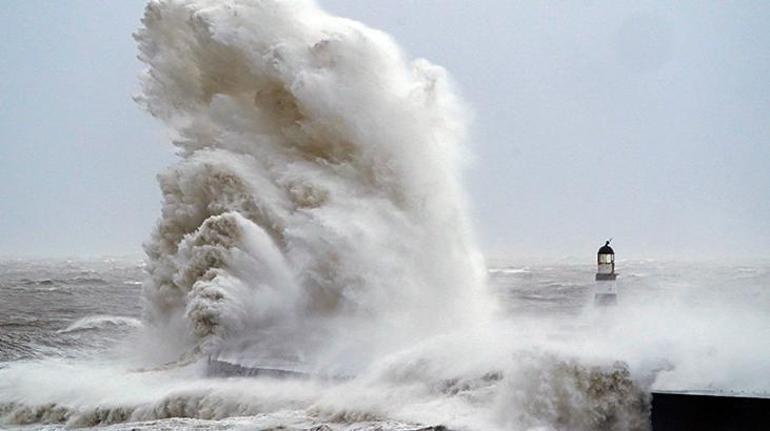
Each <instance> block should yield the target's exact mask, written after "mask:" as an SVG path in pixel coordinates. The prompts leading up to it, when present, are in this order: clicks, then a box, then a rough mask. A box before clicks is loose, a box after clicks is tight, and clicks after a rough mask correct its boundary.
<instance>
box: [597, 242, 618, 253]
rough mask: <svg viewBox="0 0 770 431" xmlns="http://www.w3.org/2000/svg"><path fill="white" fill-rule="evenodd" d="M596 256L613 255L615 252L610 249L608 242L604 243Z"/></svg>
mask: <svg viewBox="0 0 770 431" xmlns="http://www.w3.org/2000/svg"><path fill="white" fill-rule="evenodd" d="M598 254H615V250H613V249H612V247H610V242H609V241H606V242H605V243H604V245H603V246H601V248H599V253H598Z"/></svg>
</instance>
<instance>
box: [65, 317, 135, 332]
mask: <svg viewBox="0 0 770 431" xmlns="http://www.w3.org/2000/svg"><path fill="white" fill-rule="evenodd" d="M141 326H142V322H141V321H139V320H138V319H135V318H133V317H127V316H88V317H83V318H81V319H78V320H76V321H74V322H72V323H71V324H70V325H69V326H67V327H66V328H64V329H60V330H59V331H57V332H59V333H60V334H67V333H71V332H78V331H87V330H98V329H103V328H121V327H125V328H139V327H141Z"/></svg>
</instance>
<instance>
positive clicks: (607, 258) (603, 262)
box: [596, 240, 617, 281]
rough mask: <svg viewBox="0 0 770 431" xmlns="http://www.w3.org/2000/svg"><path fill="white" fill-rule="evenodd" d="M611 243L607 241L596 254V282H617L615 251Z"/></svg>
mask: <svg viewBox="0 0 770 431" xmlns="http://www.w3.org/2000/svg"><path fill="white" fill-rule="evenodd" d="M610 241H612V240H609V241H606V242H605V243H604V245H603V246H602V247H601V248H599V252H598V253H597V254H596V265H597V268H596V280H597V281H599V280H608V281H610V280H615V279H616V278H617V274H615V251H614V250H613V249H612V247H610Z"/></svg>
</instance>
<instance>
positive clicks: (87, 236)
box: [0, 0, 770, 259]
mask: <svg viewBox="0 0 770 431" xmlns="http://www.w3.org/2000/svg"><path fill="white" fill-rule="evenodd" d="M321 4H322V5H323V6H324V7H325V8H326V9H327V10H328V11H330V12H332V13H335V14H338V15H343V16H347V17H350V18H353V19H356V20H359V21H362V22H364V23H366V24H368V25H370V26H372V27H375V28H379V29H382V30H384V31H386V32H388V33H390V34H391V35H392V36H393V37H394V38H395V39H396V40H397V41H398V42H399V43H400V44H401V46H402V47H403V48H404V49H405V51H406V52H407V53H408V54H409V56H412V57H424V58H427V59H429V60H431V61H432V62H434V63H436V64H440V65H442V66H444V67H446V68H447V69H448V70H449V72H450V73H451V74H452V76H453V77H454V79H455V81H456V82H457V84H458V87H459V88H460V91H461V92H462V94H463V96H464V98H465V99H466V100H467V102H468V103H469V105H470V106H471V107H472V110H473V112H474V121H473V126H472V139H471V140H470V142H469V145H470V146H471V148H472V150H473V153H474V154H475V160H474V161H473V163H472V165H471V168H470V169H469V170H468V171H467V172H466V183H467V185H468V192H469V196H470V198H471V202H472V204H473V218H474V221H475V226H476V230H477V232H478V237H479V241H480V243H481V245H482V248H483V250H484V251H485V252H486V253H487V254H488V255H490V256H501V255H510V256H517V257H521V256H550V257H566V256H575V257H581V258H582V257H587V258H588V259H592V258H593V257H592V256H593V253H595V251H596V248H597V247H598V246H599V245H601V243H602V241H603V240H604V239H605V237H614V238H615V241H614V244H615V246H616V249H617V251H618V253H619V255H620V256H626V257H628V256H633V257H652V258H654V257H657V256H671V255H677V256H680V257H693V258H697V257H743V256H747V255H759V256H763V257H768V256H770V169H769V167H770V2H765V1H756V2H730V3H727V2H701V1H699V2H670V1H661V2H639V1H634V2H628V3H622V2H617V1H603V2H595V1H580V2H578V1H573V2H545V1H537V2H535V1H531V2H530V1H527V2H523V1H522V2H512V1H508V0H500V1H473V2H471V1H392V0H388V1H384V0H383V1H377V2H373V1H372V2H368V1H367V2H365V1H352V0H349V1H348V0H323V1H321ZM142 10H143V2H141V1H138V0H137V1H120V2H103V1H67V2H48V1H13V2H5V3H4V4H3V8H2V11H0V26H1V28H2V29H3V32H2V35H3V36H2V38H0V255H5V256H17V255H37V256H66V255H102V254H112V255H116V254H132V253H134V254H136V253H140V252H141V248H140V247H141V243H142V241H144V240H145V238H147V237H148V235H149V233H150V230H151V229H152V227H153V224H154V223H155V220H156V219H157V217H158V215H159V209H160V205H159V200H160V193H159V191H158V187H157V184H156V182H155V175H156V173H157V172H158V171H160V170H161V169H162V168H163V167H164V166H166V165H168V164H170V163H172V162H173V160H174V157H173V150H172V149H171V147H170V145H168V143H167V138H166V136H165V132H164V130H163V128H162V127H161V125H160V123H159V122H157V121H155V120H153V119H152V118H151V117H150V116H149V115H147V114H145V113H143V112H142V111H141V110H140V109H139V108H138V106H137V105H136V104H134V103H133V101H132V100H131V96H132V95H133V94H135V93H136V91H137V89H138V83H137V79H136V76H137V73H138V72H139V71H140V70H141V67H142V66H141V64H139V62H138V61H137V60H136V47H135V44H134V41H133V40H132V38H131V33H132V32H133V31H134V30H135V29H136V28H137V26H138V24H139V19H140V17H141V15H142Z"/></svg>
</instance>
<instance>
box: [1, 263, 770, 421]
mask: <svg viewBox="0 0 770 431" xmlns="http://www.w3.org/2000/svg"><path fill="white" fill-rule="evenodd" d="M495 263H496V264H497V266H496V267H492V268H490V269H489V271H488V274H489V283H488V285H489V289H490V291H491V294H492V296H493V297H494V298H495V299H496V300H497V301H499V303H500V304H501V306H500V308H499V309H498V310H497V311H496V313H497V314H496V319H495V322H494V324H493V325H491V326H487V327H485V328H473V329H472V330H470V331H467V332H465V333H454V334H444V335H439V336H436V337H433V338H428V339H425V340H421V341H420V342H417V343H415V344H414V345H412V346H410V347H408V348H406V349H403V350H401V351H397V352H393V353H392V354H390V355H388V356H387V357H383V358H381V360H380V361H374V362H373V363H372V364H371V365H370V366H369V367H368V369H365V370H362V372H361V373H360V374H359V375H356V376H348V377H347V378H346V379H340V380H335V379H330V378H328V377H323V378H322V377H318V378H315V377H311V378H287V379H279V378H270V377H264V378H260V377H257V378H240V377H230V378H227V377H209V376H207V374H206V366H205V361H203V360H202V361H200V362H199V363H191V364H188V365H183V366H178V367H174V368H162V367H161V368H157V369H142V368H141V362H143V361H144V360H145V359H144V355H141V354H138V353H137V351H141V350H143V348H146V347H149V345H148V341H147V340H146V339H145V338H146V334H145V331H146V328H145V327H144V324H143V323H142V317H141V302H142V289H141V282H142V280H144V279H145V278H146V277H147V274H146V267H145V265H144V264H143V263H142V262H141V260H136V259H134V260H126V259H105V260H69V261H27V260H6V261H3V262H2V263H0V316H2V317H1V318H0V328H2V330H1V331H0V358H2V360H1V362H0V414H2V419H1V421H2V422H0V426H1V427H4V428H9V429H16V428H20V429H40V428H45V429H62V428H66V427H83V426H86V427H95V428H96V429H250V430H262V429H326V428H314V427H322V426H327V427H329V429H334V430H337V429H341V430H352V429H358V430H409V429H412V430H413V429H420V428H421V427H427V426H435V425H439V424H442V425H445V426H447V427H449V428H450V429H479V430H489V429H501V430H502V429H512V430H514V429H515V430H518V429H521V430H525V429H586V430H588V429H618V430H619V429H647V426H648V425H647V422H646V421H647V420H648V415H649V411H648V409H649V405H648V404H647V403H648V402H649V399H648V397H647V393H648V391H649V390H651V389H653V388H657V389H672V390H677V389H711V390H722V391H740V392H748V393H764V394H767V393H768V390H770V373H769V372H768V370H770V355H768V351H767V350H768V346H767V342H766V341H767V340H768V339H770V338H768V335H770V334H768V327H769V325H768V320H769V319H770V318H769V317H768V313H767V310H768V309H769V308H768V307H770V293H768V287H769V286H770V263H755V264H751V265H745V264H744V265H741V264H727V263H713V262H711V263H673V262H656V261H620V262H619V264H618V269H619V271H620V272H621V276H620V278H619V281H618V284H619V285H618V302H617V304H616V305H614V306H600V305H597V304H595V303H594V300H593V294H594V281H593V266H592V265H591V264H592V262H591V261H590V260H589V259H587V260H586V261H584V262H577V263H565V262H550V263H538V264H532V265H521V264H516V262H509V263H504V262H495ZM435 312H436V313H440V312H441V310H435ZM481 332H486V333H481ZM247 359H248V358H244V361H247ZM281 426H283V427H285V428H279V427H281Z"/></svg>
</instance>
